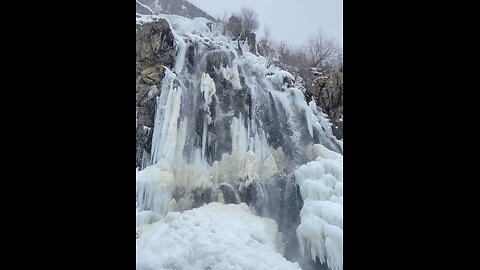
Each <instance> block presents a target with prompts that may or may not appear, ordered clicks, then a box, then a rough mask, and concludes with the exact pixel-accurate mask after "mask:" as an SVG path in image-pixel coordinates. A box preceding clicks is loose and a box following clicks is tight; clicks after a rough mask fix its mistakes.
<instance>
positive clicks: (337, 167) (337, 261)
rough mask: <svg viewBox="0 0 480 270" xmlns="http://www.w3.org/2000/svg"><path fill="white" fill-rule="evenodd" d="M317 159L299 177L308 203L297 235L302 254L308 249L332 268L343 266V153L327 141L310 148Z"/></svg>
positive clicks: (296, 176) (305, 202)
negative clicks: (334, 150) (325, 145)
mask: <svg viewBox="0 0 480 270" xmlns="http://www.w3.org/2000/svg"><path fill="white" fill-rule="evenodd" d="M308 155H309V156H310V157H311V158H314V159H315V160H313V161H311V162H308V163H307V164H304V165H302V166H300V167H299V168H298V169H297V170H296V171H295V178H296V179H297V182H298V184H299V185H300V191H301V193H302V197H303V199H304V205H303V208H302V210H301V211H300V217H301V224H300V225H299V226H298V228H297V236H298V241H299V245H300V250H301V252H302V254H304V253H305V252H308V255H309V256H310V257H311V259H312V260H313V261H315V260H316V258H318V259H319V260H320V262H321V263H325V262H326V263H327V264H328V266H329V267H330V269H332V270H341V269H343V157H342V155H340V154H338V153H336V152H333V151H331V150H329V149H327V148H325V147H324V146H323V145H320V144H315V145H312V146H311V147H310V148H309V149H308Z"/></svg>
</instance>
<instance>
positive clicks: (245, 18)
mask: <svg viewBox="0 0 480 270" xmlns="http://www.w3.org/2000/svg"><path fill="white" fill-rule="evenodd" d="M240 18H241V20H242V26H243V32H244V33H245V35H246V34H248V33H250V32H254V31H255V30H257V29H258V26H259V22H258V15H257V13H256V12H255V10H253V9H252V8H249V7H242V8H241V9H240Z"/></svg>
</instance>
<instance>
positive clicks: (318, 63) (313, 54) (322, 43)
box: [305, 30, 340, 68]
mask: <svg viewBox="0 0 480 270" xmlns="http://www.w3.org/2000/svg"><path fill="white" fill-rule="evenodd" d="M339 52H340V47H339V45H338V42H337V41H336V40H335V39H333V38H327V37H325V35H324V34H323V32H322V31H321V30H319V31H318V32H317V33H316V34H315V35H313V36H311V37H310V38H309V39H308V41H307V44H306V46H305V54H306V57H307V60H308V64H309V66H310V67H314V68H322V67H324V66H325V65H327V64H328V62H331V61H332V60H333V58H334V57H336V56H338V54H339Z"/></svg>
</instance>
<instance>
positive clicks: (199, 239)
mask: <svg viewBox="0 0 480 270" xmlns="http://www.w3.org/2000/svg"><path fill="white" fill-rule="evenodd" d="M279 242H280V238H279V234H278V230H277V224H276V223H275V221H274V220H271V219H267V218H261V217H258V216H255V215H254V214H253V213H252V212H250V210H249V209H248V206H247V205H246V204H244V203H242V204H238V205H233V204H228V205H224V204H220V203H210V204H208V205H205V206H203V207H200V208H196V209H193V210H189V211H185V212H183V213H178V212H173V213H169V214H168V215H167V216H165V218H164V219H163V220H161V221H159V222H157V223H154V224H152V225H150V227H149V228H147V229H145V230H144V231H143V233H141V234H140V236H139V238H138V239H137V267H136V268H137V270H142V269H154V270H159V269H183V270H187V269H192V270H193V269H211V270H215V269H218V270H229V269H232V270H233V269H239V270H240V269H259V270H262V269H265V270H267V269H301V268H300V267H299V266H298V264H297V263H292V262H289V261H287V260H286V259H285V258H284V257H283V256H282V255H281V254H280V253H279V252H278V250H281V248H280V247H279V245H278V243H279Z"/></svg>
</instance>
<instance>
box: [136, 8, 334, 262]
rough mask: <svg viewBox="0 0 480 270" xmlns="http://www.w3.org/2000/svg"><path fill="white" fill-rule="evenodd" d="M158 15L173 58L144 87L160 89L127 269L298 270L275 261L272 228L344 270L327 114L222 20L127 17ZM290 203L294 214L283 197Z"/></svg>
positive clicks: (308, 252)
mask: <svg viewBox="0 0 480 270" xmlns="http://www.w3.org/2000/svg"><path fill="white" fill-rule="evenodd" d="M159 18H164V19H167V20H168V21H169V24H170V26H174V27H173V29H174V30H173V34H174V37H175V41H176V46H177V56H176V60H175V64H174V66H173V67H172V70H170V69H168V68H165V76H164V78H163V81H162V83H161V87H157V88H155V89H154V88H152V94H153V92H157V91H160V96H159V97H158V98H157V104H156V110H157V111H156V114H155V122H154V128H153V131H152V132H153V135H152V149H151V160H150V162H148V163H145V164H153V165H150V166H148V167H142V168H137V180H136V183H137V186H136V188H137V234H138V235H139V238H138V239H137V269H172V268H179V269H300V268H299V266H298V265H296V264H294V263H291V262H289V261H287V260H286V259H285V258H284V257H282V256H281V253H282V252H281V249H282V248H281V246H282V237H280V236H279V234H278V228H280V227H281V228H282V230H283V231H282V234H283V236H284V237H289V233H290V231H291V232H293V234H294V236H295V237H297V236H298V244H299V246H300V252H301V253H302V254H303V255H304V256H309V257H310V259H312V261H315V260H316V258H318V260H319V261H320V262H321V263H326V264H328V266H329V268H330V269H332V270H338V269H343V255H342V254H343V169H342V166H343V157H342V154H341V153H342V149H343V144H342V142H341V141H338V140H336V139H335V138H334V136H333V135H332V130H331V124H330V122H329V121H328V119H327V118H326V116H325V114H323V113H322V112H321V111H319V110H318V108H317V106H316V104H315V103H314V102H311V103H310V104H307V103H306V102H305V98H304V95H303V93H302V91H301V90H300V89H298V88H297V87H296V86H295V82H294V78H293V76H292V75H291V74H290V73H288V72H286V71H283V70H281V69H279V68H277V67H275V66H274V65H268V64H267V63H268V61H267V60H266V59H265V58H264V57H262V56H257V55H255V54H253V53H251V52H249V50H248V45H247V44H246V43H244V42H239V41H232V40H230V39H229V38H227V37H225V36H223V35H222V29H221V27H219V26H215V25H213V26H212V27H208V26H207V23H209V22H210V21H208V20H207V19H203V18H195V19H192V20H190V19H187V18H184V17H180V16H175V15H159V16H153V15H138V14H137V23H138V24H143V23H148V22H152V21H155V20H157V19H159ZM187 52H189V55H188V57H186V55H187ZM293 175H294V176H293ZM292 181H293V182H292ZM295 181H296V182H295ZM297 184H298V186H299V190H300V191H299V192H300V194H301V198H298V197H300V195H299V196H296V192H297ZM269 188H271V189H272V190H266V189H269ZM275 188H276V189H278V191H277V190H276V189H275ZM273 189H275V190H273ZM278 192H281V193H282V194H276V193H278ZM283 193H285V194H283ZM274 198H275V200H277V199H278V200H283V201H282V203H283V204H284V206H283V207H284V208H288V209H278V208H279V207H280V206H279V205H278V204H279V202H276V201H272V200H274ZM298 199H303V208H302V209H301V211H300V207H301V206H299V207H298V210H296V208H295V207H294V206H292V205H294V204H295V203H297V201H295V203H292V202H290V201H289V200H298ZM217 202H218V203H217ZM242 202H246V203H248V204H249V205H248V206H247V205H246V204H244V203H242ZM221 203H240V204H239V205H230V204H228V205H222V204H221ZM249 206H250V208H255V207H256V210H255V211H253V210H252V211H250V210H248V207H249ZM192 209H193V210H192ZM282 211H290V212H288V213H294V214H295V213H296V215H297V216H298V215H299V217H298V219H299V220H298V221H296V220H295V218H294V217H290V216H289V215H287V214H286V213H287V212H282ZM295 211H296V212H295ZM252 212H253V213H252ZM274 212H275V213H276V214H273V213H274ZM255 214H259V215H260V214H263V215H267V216H268V215H270V216H271V217H272V218H273V217H275V218H279V219H281V218H283V220H281V221H280V220H279V219H277V221H275V220H273V219H266V218H262V217H259V216H256V215H255ZM284 216H286V217H284ZM285 219H290V220H285ZM300 219H301V220H300ZM276 222H278V227H277V223H276ZM280 225H281V226H280ZM297 225H298V228H297ZM288 226H290V227H292V226H293V227H292V228H289V227H288ZM287 227H288V228H287ZM291 242H293V241H290V243H291ZM295 242H296V241H295ZM279 243H280V244H279ZM283 244H285V242H284V243H283ZM289 245H291V244H289ZM293 247H294V246H293ZM286 248H287V249H288V248H292V247H290V246H286ZM167 251H168V252H167ZM291 258H293V259H294V256H293V255H292V256H291Z"/></svg>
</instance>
